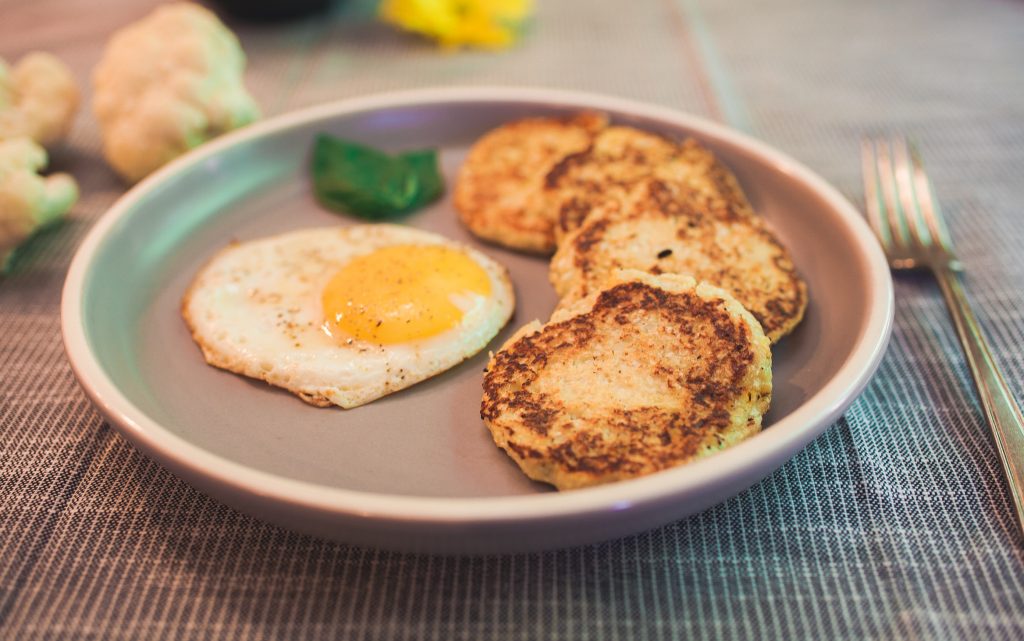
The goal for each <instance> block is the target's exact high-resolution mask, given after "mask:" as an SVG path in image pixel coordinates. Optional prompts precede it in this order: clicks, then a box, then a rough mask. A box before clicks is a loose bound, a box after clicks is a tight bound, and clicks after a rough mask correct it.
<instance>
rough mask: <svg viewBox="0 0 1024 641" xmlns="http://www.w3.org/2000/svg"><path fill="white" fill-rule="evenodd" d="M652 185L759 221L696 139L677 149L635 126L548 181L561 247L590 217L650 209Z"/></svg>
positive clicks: (598, 141) (614, 131) (565, 164)
mask: <svg viewBox="0 0 1024 641" xmlns="http://www.w3.org/2000/svg"><path fill="white" fill-rule="evenodd" d="M652 181H656V182H657V183H658V184H660V185H661V186H662V189H663V190H667V191H668V192H670V193H671V194H672V196H673V197H674V198H675V199H676V200H679V201H683V202H685V203H688V204H689V205H691V206H692V207H699V208H701V209H703V210H705V211H707V212H709V213H711V214H713V215H715V216H717V217H719V218H729V219H732V218H744V217H752V216H754V212H753V209H751V207H750V204H749V203H748V202H747V199H746V197H745V196H744V195H743V191H742V190H741V189H740V186H739V183H738V182H737V181H736V178H735V177H734V176H733V175H732V173H731V172H730V171H729V170H728V169H726V168H725V166H724V165H722V164H721V163H720V162H719V161H718V159H717V158H716V157H715V155H714V154H713V153H712V152H711V150H709V149H707V148H706V147H704V146H703V145H701V144H700V143H698V142H697V141H696V140H693V139H687V140H685V141H683V142H682V143H679V144H677V143H675V142H673V141H671V140H669V139H667V138H664V137H662V136H659V135H657V134H654V133H651V132H647V131H642V130H639V129H635V128H633V127H625V126H617V127H608V128H607V129H605V130H604V131H602V132H601V133H600V134H598V135H597V136H596V137H595V139H594V144H593V146H591V147H590V148H589V149H587V150H586V151H585V152H582V153H579V154H574V155H571V156H567V157H566V158H564V159H563V160H562V161H561V162H559V163H558V164H557V165H556V166H555V167H554V168H552V170H551V171H550V173H549V174H548V176H547V178H546V180H545V186H544V196H545V200H546V201H547V203H548V205H549V207H551V209H552V210H553V211H554V212H555V214H554V215H555V217H556V220H557V222H556V225H555V236H556V239H557V242H558V244H561V242H562V239H563V238H564V237H565V236H566V235H567V234H568V233H569V232H571V231H572V230H573V229H576V228H577V227H579V226H580V225H581V224H583V221H584V220H586V218H587V217H588V216H589V215H590V214H591V213H599V214H600V215H602V216H604V217H605V218H611V217H618V216H623V217H625V216H630V215H633V214H635V213H636V209H637V207H643V206H644V205H645V202H644V201H645V199H646V198H647V194H646V191H647V189H648V186H649V184H650V183H651V182H652Z"/></svg>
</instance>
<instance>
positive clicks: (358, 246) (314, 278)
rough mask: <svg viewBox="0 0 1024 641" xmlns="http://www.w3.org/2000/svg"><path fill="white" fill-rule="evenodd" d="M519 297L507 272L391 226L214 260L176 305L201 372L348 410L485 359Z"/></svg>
mask: <svg viewBox="0 0 1024 641" xmlns="http://www.w3.org/2000/svg"><path fill="white" fill-rule="evenodd" d="M514 306H515V296H514V293H513V290H512V284H511V282H510V281H509V278H508V273H507V271H506V270H505V268H504V267H502V266H501V265H499V264H498V263H496V262H495V261H493V260H492V259H490V258H488V257H487V256H485V255H484V254H482V253H480V252H478V251H476V250H474V249H472V248H470V247H466V246H464V245H460V244H458V243H455V242H453V241H451V240H449V239H447V238H444V237H442V236H438V235H436V234H432V233H428V232H424V231H420V230H416V229H412V228H409V227H402V226H398V225H385V224H378V225H361V226H355V227H347V228H334V227H332V228H322V229H306V230H301V231H295V232H290V233H286V234H283V235H279V236H273V237H270V238H264V239H262V240H256V241H251V242H245V243H235V244H232V245H230V246H229V247H227V248H225V249H224V250H222V251H221V252H219V253H218V254H217V255H216V256H214V258H213V259H212V260H211V261H210V262H209V263H208V264H207V265H206V266H205V267H203V268H202V270H201V271H200V272H199V274H198V275H197V276H196V278H195V280H194V281H193V282H192V285H191V286H190V287H189V289H188V291H187V293H186V294H185V297H184V299H183V301H182V316H183V317H184V319H185V322H186V324H187V325H188V327H189V329H190V330H191V332H192V337H193V339H194V340H195V341H196V343H197V344H198V345H199V347H200V348H201V349H202V352H203V355H204V357H205V358H206V361H207V362H208V363H209V364H210V365H213V366H215V367H219V368H222V369H226V370H229V371H232V372H235V373H238V374H243V375H245V376H249V377H252V378H256V379H261V380H264V381H266V382H268V383H270V384H271V385H275V386H277V387H282V388H284V389H287V390H289V391H291V392H293V393H294V394H297V395H298V396H299V397H300V398H301V399H302V400H304V401H306V402H308V403H311V404H313V405H318V406H328V405H331V404H334V405H340V406H341V407H345V408H352V407H357V406H359V405H362V404H364V403H368V402H370V401H372V400H374V399H377V398H380V397H381V396H384V395H386V394H390V393H392V392H396V391H398V390H401V389H404V388H406V387H409V386H410V385H413V384H415V383H417V382H419V381H422V380H425V379H427V378H430V377H431V376H434V375H436V374H438V373H440V372H443V371H445V370H447V369H449V368H451V367H453V366H455V365H457V364H458V363H460V362H462V361H463V360H465V359H467V358H469V357H470V356H472V355H474V354H476V353H477V352H479V351H480V350H481V349H483V348H484V347H485V346H486V345H487V344H488V343H489V342H490V341H491V339H492V338H494V336H495V335H496V334H497V333H498V331H499V330H500V329H501V328H502V327H503V326H504V325H505V323H507V322H508V320H509V318H510V317H511V315H512V311H513V308H514Z"/></svg>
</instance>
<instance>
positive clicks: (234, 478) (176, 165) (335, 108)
mask: <svg viewBox="0 0 1024 641" xmlns="http://www.w3.org/2000/svg"><path fill="white" fill-rule="evenodd" d="M446 102H516V103H536V104H537V105H538V106H539V105H565V106H572V107H575V108H591V109H598V110H608V111H617V112H621V113H626V114H629V115H633V116H640V117H646V118H651V119H654V120H659V121H662V122H665V123H669V124H673V125H677V126H680V127H683V128H686V129H690V130H693V131H695V132H699V133H700V134H701V135H707V136H708V137H711V138H717V139H719V140H721V141H723V142H726V143H728V144H731V145H734V146H736V147H739V148H743V149H745V150H746V151H748V152H750V153H751V154H752V155H754V156H757V157H758V159H759V160H761V161H763V162H766V163H767V164H769V165H771V166H773V168H774V169H776V170H777V171H781V172H783V173H786V174H788V175H790V176H791V177H793V178H795V179H797V180H798V181H800V182H802V183H803V184H804V185H805V186H807V187H809V188H810V189H811V190H812V191H813V192H814V193H815V194H816V195H817V196H819V197H820V198H822V199H823V200H825V201H826V202H827V203H828V204H829V207H830V208H831V209H832V210H833V212H835V213H836V214H838V218H839V220H840V221H842V222H843V223H844V226H845V230H846V231H847V232H849V233H850V235H851V237H852V238H853V239H854V240H855V241H856V242H855V243H854V245H855V247H856V248H857V249H858V250H859V252H860V258H861V259H862V260H863V261H864V266H865V267H866V270H867V274H868V276H869V280H868V288H869V295H870V299H871V300H872V305H871V307H870V309H869V310H868V317H867V322H866V323H865V324H864V326H863V330H862V331H861V333H860V335H859V336H858V337H857V340H856V343H855V344H854V347H853V349H852V351H851V352H850V355H849V357H848V358H847V359H846V361H845V362H844V363H843V364H842V365H840V368H839V370H838V371H837V372H836V374H835V375H833V376H832V378H831V379H830V380H829V381H828V382H827V383H826V384H825V385H824V386H823V387H822V388H821V389H820V390H819V391H818V392H817V393H816V394H814V395H813V396H811V397H810V398H809V399H807V400H806V401H804V402H803V403H802V404H801V405H800V406H799V407H797V408H796V409H795V410H793V411H792V412H791V413H790V414H788V415H787V416H785V417H783V418H782V419H781V420H779V421H778V422H776V423H774V424H773V425H772V428H771V429H770V430H764V431H762V432H760V433H758V434H757V435H755V436H754V437H751V438H750V439H747V440H746V441H744V442H742V443H739V444H737V445H735V446H733V447H731V448H729V449H728V450H725V451H723V452H721V453H719V454H716V455H715V456H713V457H708V458H706V459H703V460H700V461H696V462H693V463H690V464H687V465H683V466H679V467H676V468H672V469H669V470H664V471H661V472H659V473H657V474H653V475H649V476H644V477H640V478H636V479H630V480H625V481H619V482H616V483H611V484H607V485H601V486H596V487H590V488H585V489H579V490H573V491H571V492H553V493H542V494H530V495H515V496H497V497H419V496H410V495H400V494H386V493H377V492H367V491H361V490H351V489H345V488H339V487H332V486H327V485H321V484H316V483H311V482H307V481H300V480H296V479H292V478H288V477H284V476H279V475H277V474H272V473H269V472H265V471H262V470H260V469H258V468H253V467H249V466H247V465H244V464H242V463H238V462H235V461H233V460H231V459H228V458H225V457H222V456H220V455H217V454H214V453H212V452H209V451H207V450H205V449H203V448H201V447H199V446H198V445H194V444H193V443H191V442H190V441H188V440H187V439H185V438H182V437H180V436H178V435H177V434H175V433H174V432H172V431H171V430H169V429H168V428H166V427H164V426H163V425H161V424H160V423H159V422H157V421H156V420H154V419H152V418H150V417H149V416H148V415H146V413H145V412H143V411H142V410H141V409H139V408H138V407H137V406H135V405H134V404H133V403H132V402H131V401H130V400H129V399H128V398H127V397H125V396H124V395H123V394H122V393H121V392H120V390H119V389H118V388H117V386H116V385H115V384H114V382H113V381H112V380H111V379H110V377H109V376H108V375H107V374H106V372H105V371H104V370H103V368H102V366H101V365H100V363H99V360H98V357H97V356H96V355H95V354H94V353H93V352H92V349H91V347H90V345H89V342H88V339H87V337H86V334H85V326H84V324H83V322H82V321H83V318H82V316H83V313H84V311H85V304H86V301H85V300H84V298H83V296H82V294H83V292H84V284H85V282H86V280H87V277H88V274H89V269H90V267H91V266H92V264H93V262H94V259H95V258H96V256H97V254H98V253H99V250H100V249H101V248H102V244H103V241H104V240H105V238H106V236H107V234H108V233H109V232H110V230H111V229H112V228H113V227H114V225H115V224H117V223H118V222H119V221H121V220H122V219H123V218H125V217H126V216H127V215H129V214H130V213H131V212H132V210H133V208H134V205H135V204H136V203H137V202H138V201H139V200H141V199H142V198H143V197H144V196H145V195H147V194H148V193H149V192H151V191H152V190H154V189H156V188H159V186H160V185H161V184H162V183H163V182H164V181H165V180H167V179H169V178H171V177H172V176H173V175H175V174H176V173H178V172H181V171H183V170H185V169H187V168H189V167H192V166H194V165H196V164H199V163H202V162H203V161H205V160H206V159H207V158H210V157H212V156H215V155H217V154H219V153H220V152H221V151H223V150H226V149H228V148H230V147H232V146H234V145H236V144H240V143H242V142H244V141H247V140H251V139H256V138H260V137H263V136H266V135H271V134H274V133H278V132H282V131H285V130H287V129H290V128H294V127H299V126H302V125H304V124H306V123H309V122H311V121H316V120H324V119H327V118H330V117H337V116H343V115H346V114H352V113H358V112H364V111H369V110H376V109H383V108H389V107H399V106H410V105H414V104H437V103H446ZM894 307H895V304H894V293H893V282H892V277H891V274H890V271H889V267H888V263H887V262H886V260H885V257H884V255H883V253H882V250H881V248H880V247H879V245H878V243H877V241H876V240H875V238H874V235H873V234H872V232H871V230H870V228H869V227H868V225H867V223H866V221H865V220H864V218H863V217H862V216H861V215H860V214H859V213H858V212H857V210H856V209H855V208H854V206H853V205H852V204H851V203H850V202H849V201H848V200H847V199H846V198H845V197H843V196H842V194H840V193H839V191H838V190H836V188H834V187H832V186H831V185H830V184H829V183H828V182H827V181H825V179H824V178H822V177H820V176H818V174H816V173H815V172H814V171H812V170H811V169H809V168H808V167H806V166H804V165H803V164H801V163H799V162H798V161H796V160H795V159H793V158H791V157H790V156H788V155H786V154H784V153H783V152H780V151H778V150H776V149H774V148H773V147H771V146H769V145H768V144H766V143H763V142H761V141H759V140H757V139H755V138H753V137H751V136H749V135H747V134H744V133H741V132H739V131H736V130H733V129H730V128H728V127H727V126H725V125H721V124H718V123H715V122H712V121H710V120H708V119H706V118H702V117H700V116H695V115H692V114H688V113H685V112H682V111H679V110H676V109H673V108H670V107H665V106H660V105H654V104H650V103H645V102H640V101H636V100H632V99H628V98H622V97H617V96H611V95H605V94H600V93H591V92H582V91H572V90H563V89H550V88H540V87H506V86H487V85H485V86H472V87H429V88H422V89H408V90H399V91H390V92H384V93H376V94H372V95H366V96H359V97H355V98H346V99H341V100H337V101H332V102H328V103H324V104H319V105H315V106H312V107H307V108H304V109H300V110H296V111H291V112H287V113H284V114H281V115H278V116H275V117H272V118H268V119H266V120H263V121H261V122H257V123H254V124H252V125H249V126H247V127H244V128H242V129H239V130H235V131H233V132H230V133H228V134H225V135H223V136H221V137H219V138H217V139H215V140H213V141H210V142H208V143H206V144H204V145H202V146H200V147H199V148H197V149H195V150H193V151H191V152H189V153H187V154H184V155H183V156H181V157H179V158H177V159H175V160H174V161H172V162H170V163H169V164H167V165H165V166H164V167H162V168H161V169H159V170H157V171H156V172H155V173H153V174H152V175H150V176H148V177H147V178H145V179H143V180H142V181H141V182H139V183H138V184H136V185H134V186H133V187H131V188H130V189H129V190H128V191H127V192H126V193H125V194H123V195H122V196H121V197H120V198H119V199H118V200H117V201H115V203H114V204H113V205H112V206H111V207H110V208H109V209H108V210H107V211H106V212H105V213H104V214H102V215H101V216H100V217H99V219H98V220H97V221H96V222H95V223H94V224H93V226H92V228H91V229H90V230H89V231H88V232H87V234H86V236H85V238H84V239H83V241H82V242H81V244H80V245H79V247H78V249H77V250H76V252H75V255H74V257H73V259H72V261H71V265H70V267H69V270H68V275H67V277H66V280H65V283H64V288H63V291H62V299H61V332H62V336H63V340H64V346H65V352H66V355H67V358H68V361H69V363H70V365H71V368H72V371H73V372H74V374H75V376H76V378H77V379H78V381H79V383H80V385H81V387H82V388H83V390H84V391H85V393H86V394H87V396H88V397H89V398H90V399H91V400H92V401H93V403H94V404H95V405H96V406H97V408H98V409H99V410H100V411H101V412H102V413H103V414H104V415H105V416H106V417H107V418H108V419H110V421H111V423H112V424H113V425H114V426H115V427H117V428H118V430H119V431H120V432H121V433H122V434H123V435H124V436H125V437H126V438H127V439H128V440H129V441H131V442H132V443H134V444H135V445H136V446H137V447H139V448H140V449H142V450H143V451H145V452H146V453H148V454H149V455H150V456H152V457H153V458H155V459H156V460H158V461H159V462H160V463H161V464H164V465H167V466H168V467H170V468H171V469H172V470H174V471H176V472H179V473H183V474H187V475H188V476H189V478H190V479H202V480H204V481H207V482H213V483H215V484H216V485H218V486H220V487H221V488H223V489H228V490H230V491H232V492H233V493H235V494H239V493H240V494H243V495H247V496H249V497H258V499H260V500H262V501H271V502H273V503H275V504H278V506H280V507H284V506H287V507H292V508H303V509H312V510H317V511H319V512H322V513H329V514H333V515H336V516H338V517H342V516H347V517H353V518H359V519H368V520H385V521H395V522H404V523H425V524H426V523H433V524H453V525H470V524H500V523H505V522H513V521H514V522H518V523H521V522H524V521H532V520H547V519H550V518H553V517H570V518H572V517H576V516H581V515H586V514H595V513H601V512H611V511H614V512H622V511H624V510H629V509H631V508H637V507H640V506H650V505H655V504H659V503H661V502H663V501H666V500H675V499H682V498H684V497H686V496H688V495H692V494H693V493H695V492H696V493H702V492H704V491H711V488H714V487H716V486H719V485H721V484H723V483H728V482H729V479H730V478H734V477H737V476H743V475H744V474H746V473H749V471H750V470H751V469H757V468H758V467H759V466H765V467H764V469H763V470H762V472H761V473H759V475H758V476H757V478H758V479H759V478H761V477H763V476H765V475H766V474H768V473H770V472H771V471H774V470H775V469H777V468H778V466H779V465H780V464H781V463H782V462H784V461H785V460H788V459H789V458H791V457H792V456H794V455H795V454H796V453H797V452H798V451H799V450H801V449H802V448H803V447H805V446H806V445H807V444H809V443H810V442H811V441H812V440H814V439H815V438H816V437H817V436H819V435H820V434H821V433H822V432H823V431H824V430H825V429H826V428H827V427H828V426H829V425H831V424H832V423H833V422H834V421H835V420H836V419H837V418H838V417H839V416H840V415H841V414H842V412H843V410H845V408H846V407H847V406H848V405H849V404H850V403H852V402H853V400H854V399H856V397H857V396H858V395H859V394H860V393H861V391H863V389H864V388H865V386H866V385H867V383H868V381H869V380H870V379H871V377H872V376H873V375H874V373H875V371H876V370H877V368H878V366H879V364H880V363H881V360H882V358H883V356H884V354H885V351H886V348H887V346H888V342H889V339H890V336H891V333H892V325H893V316H894ZM768 465H770V467H767V466H768Z"/></svg>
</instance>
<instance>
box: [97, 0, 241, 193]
mask: <svg viewBox="0 0 1024 641" xmlns="http://www.w3.org/2000/svg"><path fill="white" fill-rule="evenodd" d="M244 70H245V54H244V53H243V52H242V47H241V45H239V43H238V39H237V38H236V37H235V35H234V34H233V33H231V31H230V30H228V28H227V27H225V26H224V24H223V23H221V21H220V20H218V19H217V17H216V16H215V15H214V14H212V13H210V11H208V10H207V9H204V8H203V7H200V6H199V5H196V4H192V3H177V4H170V5H164V6H161V7H159V8H157V9H156V10H155V11H153V13H151V14H149V15H148V16H147V17H145V18H143V19H142V20H140V21H138V22H136V23H134V24H131V25H129V26H127V27H125V28H123V29H121V30H120V31H118V32H117V33H115V34H114V35H113V37H111V39H110V42H108V43H107V48H106V51H105V52H104V54H103V59H102V60H101V61H100V63H99V65H98V66H97V67H96V70H95V71H94V73H93V88H94V95H93V109H94V111H95V112H96V117H97V118H98V120H99V122H100V127H101V128H102V130H103V153H104V155H105V156H106V158H107V161H108V162H109V163H110V165H111V166H112V167H113V168H114V169H115V170H116V171H117V172H118V173H119V174H120V175H121V176H122V177H123V178H124V179H125V180H127V181H129V182H136V181H138V180H141V179H142V178H144V177H145V176H147V175H148V174H150V173H151V172H153V171H154V170H156V169H157V168H159V167H161V166H162V165H164V164H165V163H167V162H169V161H170V160H172V159H174V158H176V157H177V156H179V155H181V154H183V153H184V152H186V151H188V150H189V149H192V148H193V147H196V146H198V145H200V144H202V143H204V142H206V141H207V140H209V139H211V138H213V137H215V136H217V135H219V134H221V133H224V132H226V131H229V130H231V129H235V128H237V127H241V126H243V125H246V124H249V123H250V122H252V121H254V120H256V119H257V118H259V108H258V107H257V106H256V103H255V102H254V101H253V99H252V97H251V96H250V95H249V93H248V92H247V91H246V89H245V86H244V85H243V84H242V73H243V71H244Z"/></svg>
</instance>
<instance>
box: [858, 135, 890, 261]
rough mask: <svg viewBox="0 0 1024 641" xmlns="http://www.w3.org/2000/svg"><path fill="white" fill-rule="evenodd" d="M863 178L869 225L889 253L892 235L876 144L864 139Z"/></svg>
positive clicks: (862, 141) (861, 157) (861, 150)
mask: <svg viewBox="0 0 1024 641" xmlns="http://www.w3.org/2000/svg"><path fill="white" fill-rule="evenodd" d="M860 159H861V176H863V177H864V206H865V209H866V210H867V219H868V224H869V225H871V229H872V231H874V232H875V236H877V237H878V240H879V242H880V243H881V244H882V249H883V250H885V251H889V248H890V247H891V246H892V234H891V233H890V232H889V225H888V223H887V222H886V221H885V218H884V216H883V214H882V208H883V204H882V201H881V200H880V199H881V193H880V187H879V185H878V166H877V159H876V157H875V145H874V142H873V141H871V140H869V139H867V138H862V139H861V141H860Z"/></svg>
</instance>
